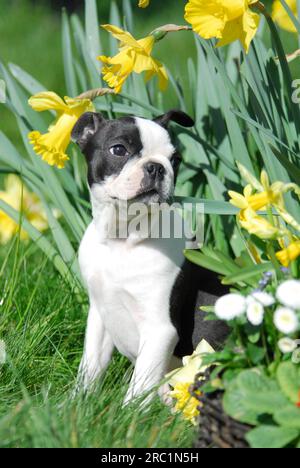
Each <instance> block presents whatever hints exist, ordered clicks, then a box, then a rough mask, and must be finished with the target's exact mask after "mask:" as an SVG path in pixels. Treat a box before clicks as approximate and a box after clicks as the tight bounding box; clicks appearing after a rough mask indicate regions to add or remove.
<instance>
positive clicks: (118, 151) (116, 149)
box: [109, 145, 129, 156]
mask: <svg viewBox="0 0 300 468" xmlns="http://www.w3.org/2000/svg"><path fill="white" fill-rule="evenodd" d="M109 152H110V154H113V155H114V156H128V154H129V153H128V151H127V149H126V148H125V146H123V145H114V146H112V147H111V148H110V149H109Z"/></svg>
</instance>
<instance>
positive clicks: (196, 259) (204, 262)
mask: <svg viewBox="0 0 300 468" xmlns="http://www.w3.org/2000/svg"><path fill="white" fill-rule="evenodd" d="M184 255H185V257H186V258H187V259H188V260H189V261H190V262H192V263H195V264H196V265H199V266H201V267H202V268H207V269H208V270H211V271H214V272H215V273H219V274H221V275H226V274H228V270H227V268H226V266H225V265H223V264H222V263H221V262H218V261H217V260H214V259H212V258H211V257H207V256H206V255H203V254H202V253H200V252H199V251H198V250H185V251H184Z"/></svg>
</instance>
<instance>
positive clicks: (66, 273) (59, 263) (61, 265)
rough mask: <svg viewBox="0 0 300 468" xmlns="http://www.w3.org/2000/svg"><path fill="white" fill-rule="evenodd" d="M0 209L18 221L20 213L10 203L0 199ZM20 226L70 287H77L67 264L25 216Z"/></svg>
mask: <svg viewBox="0 0 300 468" xmlns="http://www.w3.org/2000/svg"><path fill="white" fill-rule="evenodd" d="M0 209H1V210H3V211H4V213H6V214H7V215H8V216H9V217H10V218H12V219H13V220H14V221H15V222H16V223H17V224H19V222H20V213H19V212H18V211H16V210H15V209H14V208H12V207H11V206H10V205H8V204H7V203H5V202H4V201H3V200H0ZM22 228H23V229H24V230H25V231H26V232H27V233H28V235H29V236H30V238H31V239H32V241H33V242H35V244H36V245H37V246H38V247H39V248H40V249H41V250H42V251H43V252H44V254H45V255H46V256H47V257H48V258H49V259H50V260H51V262H52V263H53V265H54V266H55V268H56V269H57V270H58V271H59V273H60V274H61V275H62V276H63V277H64V278H65V279H66V281H68V282H69V284H70V285H71V287H72V288H75V289H77V288H78V282H77V281H76V280H75V278H74V276H73V275H72V274H71V272H70V270H69V268H68V266H67V265H66V263H65V262H64V261H63V259H62V258H61V256H60V255H59V253H58V252H57V250H56V249H54V248H53V246H52V245H51V243H50V242H49V241H48V240H47V239H46V237H45V236H44V235H43V234H41V233H40V232H39V231H38V230H37V229H36V228H35V227H34V226H33V225H32V224H31V223H30V222H29V221H28V220H27V219H26V218H23V219H22Z"/></svg>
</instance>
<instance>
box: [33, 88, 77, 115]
mask: <svg viewBox="0 0 300 468" xmlns="http://www.w3.org/2000/svg"><path fill="white" fill-rule="evenodd" d="M28 103H29V105H30V106H31V107H32V109H33V110H35V111H37V112H42V111H46V110H57V111H62V112H64V111H65V110H66V109H68V106H67V105H66V103H65V102H64V101H63V99H62V98H61V97H59V96H58V95H57V94H56V93H53V92H52V91H44V92H42V93H38V94H35V95H34V96H32V97H31V98H29V100H28Z"/></svg>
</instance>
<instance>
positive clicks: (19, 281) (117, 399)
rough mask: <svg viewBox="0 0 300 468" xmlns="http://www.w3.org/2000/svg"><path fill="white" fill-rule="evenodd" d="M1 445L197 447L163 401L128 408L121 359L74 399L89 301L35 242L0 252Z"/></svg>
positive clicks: (125, 373) (126, 372)
mask: <svg viewBox="0 0 300 468" xmlns="http://www.w3.org/2000/svg"><path fill="white" fill-rule="evenodd" d="M0 265H1V266H0V291H1V297H2V298H3V304H2V305H1V306H0V339H3V340H4V341H5V343H6V347H7V352H8V360H7V363H6V364H5V365H3V366H0V447H109V448H112V447H122V448H124V447H147V448H148V447H164V448H168V447H176V448H178V447H191V446H192V441H193V437H194V430H193V429H192V428H191V427H190V426H189V425H188V424H187V423H186V422H185V421H183V419H182V418H181V416H180V415H179V416H174V415H172V414H171V412H170V409H169V408H167V407H165V406H163V405H162V404H161V403H160V401H159V399H158V398H157V399H156V400H155V401H154V403H153V404H152V405H151V406H150V407H149V408H147V410H142V409H140V408H139V405H138V402H136V403H135V404H132V405H131V406H128V407H126V408H122V399H123V397H124V394H125V392H126V388H127V385H128V379H129V375H130V372H131V367H130V366H129V364H128V362H127V361H126V359H125V358H123V357H121V356H120V355H118V354H117V353H116V355H115V356H114V359H113V362H112V364H111V365H110V367H109V370H108V372H107V374H106V376H105V378H104V380H103V381H102V382H101V383H99V386H98V387H97V388H96V389H95V391H94V393H92V394H90V395H89V396H85V397H84V396H82V395H79V396H78V397H76V398H75V399H74V400H72V399H71V398H70V395H71V392H72V389H73V388H74V385H75V379H76V373H77V368H78V364H79V360H80V357H81V353H82V347H83V339H84V329H85V321H86V312H87V298H86V296H85V294H84V292H83V294H82V298H81V299H79V298H78V297H76V296H75V295H74V294H73V293H72V291H70V288H69V286H68V285H67V284H65V283H64V282H63V280H62V279H61V277H60V276H59V275H58V274H57V272H56V271H55V270H54V269H53V266H52V265H51V264H50V263H48V262H47V260H45V258H44V257H43V256H42V255H41V254H40V253H39V251H38V250H37V249H36V247H35V246H34V244H27V245H26V244H25V245H24V244H21V245H20V246H18V243H17V242H16V243H15V244H14V245H12V246H11V248H10V249H9V248H5V249H4V248H3V249H2V250H1V251H0Z"/></svg>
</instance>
